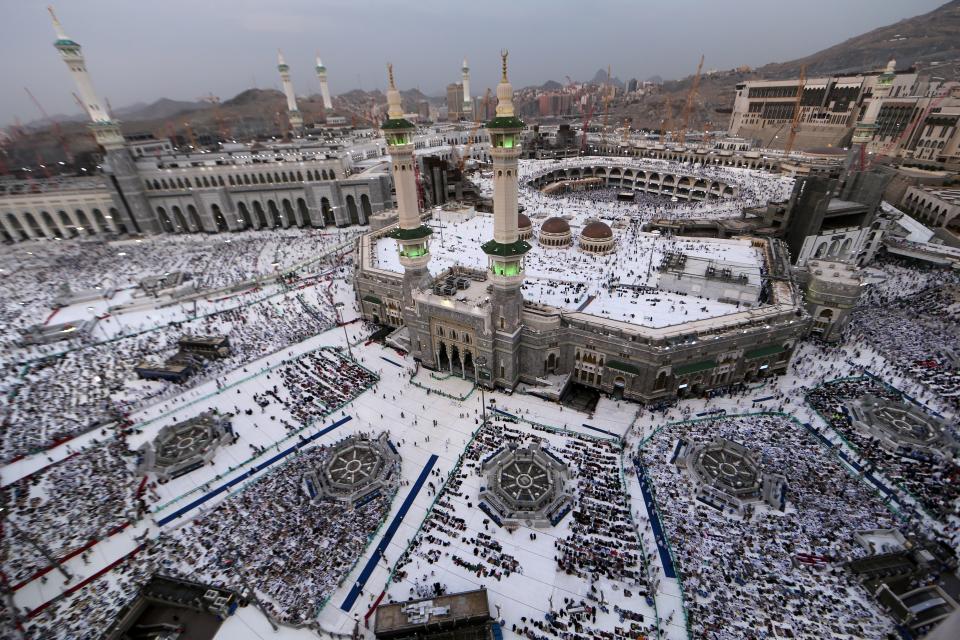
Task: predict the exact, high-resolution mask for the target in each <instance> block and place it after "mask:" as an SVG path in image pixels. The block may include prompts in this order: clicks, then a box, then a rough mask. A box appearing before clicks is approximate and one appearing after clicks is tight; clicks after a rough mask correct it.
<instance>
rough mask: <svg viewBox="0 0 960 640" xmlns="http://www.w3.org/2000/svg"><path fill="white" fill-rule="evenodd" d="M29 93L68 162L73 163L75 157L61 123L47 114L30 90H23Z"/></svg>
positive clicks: (25, 88)
mask: <svg viewBox="0 0 960 640" xmlns="http://www.w3.org/2000/svg"><path fill="white" fill-rule="evenodd" d="M23 90H24V91H26V92H27V95H28V96H30V100H31V102H33V104H34V106H36V107H37V110H38V111H39V112H40V114H41V115H42V116H43V119H44V120H46V121H47V122H48V123H49V124H50V128H51V129H52V130H53V135H54V136H55V137H56V139H57V142H59V143H60V148H61V149H63V155H64V156H65V157H66V161H67V162H70V163H72V162H73V155H72V154H71V153H70V146H69V145H68V144H67V137H66V136H65V135H64V134H63V129H61V128H60V123H59V122H57V121H56V120H54V119H53V118H51V117H50V115H49V114H48V113H47V110H46V109H44V108H43V105H42V104H40V101H39V100H37V98H36V96H34V95H33V93H32V92H31V91H30V89H28V88H27V87H24V88H23Z"/></svg>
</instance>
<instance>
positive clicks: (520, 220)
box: [517, 213, 533, 229]
mask: <svg viewBox="0 0 960 640" xmlns="http://www.w3.org/2000/svg"><path fill="white" fill-rule="evenodd" d="M532 226H533V225H532V224H531V223H530V218H528V217H527V216H526V214H523V213H518V214H517V229H529V228H530V227H532Z"/></svg>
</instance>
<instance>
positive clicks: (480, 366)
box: [474, 356, 487, 424]
mask: <svg viewBox="0 0 960 640" xmlns="http://www.w3.org/2000/svg"><path fill="white" fill-rule="evenodd" d="M474 362H475V363H476V365H477V383H478V386H479V387H480V410H481V411H482V412H483V423H482V424H487V397H486V395H484V393H483V383H482V382H480V379H481V378H483V373H484V372H485V371H486V370H485V369H484V366H485V365H486V364H487V359H486V357H485V356H477V358H476V360H474Z"/></svg>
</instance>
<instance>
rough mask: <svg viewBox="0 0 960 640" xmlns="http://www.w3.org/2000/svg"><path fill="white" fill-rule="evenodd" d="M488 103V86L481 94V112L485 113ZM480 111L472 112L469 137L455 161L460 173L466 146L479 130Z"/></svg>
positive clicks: (472, 140) (471, 141)
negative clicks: (457, 159)
mask: <svg viewBox="0 0 960 640" xmlns="http://www.w3.org/2000/svg"><path fill="white" fill-rule="evenodd" d="M488 104H490V88H489V87H488V88H487V92H486V93H485V94H484V96H483V112H482V113H483V114H484V115H486V113H487V105H488ZM480 114H481V112H480V111H477V112H476V113H475V114H474V118H473V128H472V129H471V130H470V137H469V138H467V144H465V145H463V148H462V149H461V150H460V159H459V161H458V162H457V168H458V169H459V170H460V173H461V174H462V173H463V169H464V167H465V166H466V163H467V146H468V145H469V146H472V145H473V144H474V139H475V138H476V137H477V132H478V131H480V125H481V124H482V118H481V115H480Z"/></svg>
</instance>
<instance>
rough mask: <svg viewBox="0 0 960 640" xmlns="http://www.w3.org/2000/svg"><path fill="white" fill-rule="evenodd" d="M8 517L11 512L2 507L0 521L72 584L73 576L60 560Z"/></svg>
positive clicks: (0, 508)
mask: <svg viewBox="0 0 960 640" xmlns="http://www.w3.org/2000/svg"><path fill="white" fill-rule="evenodd" d="M8 516H9V512H8V511H7V508H6V507H0V520H2V521H3V523H4V524H5V525H7V526H9V527H10V528H11V529H13V530H14V531H15V532H16V533H17V534H18V535H19V536H20V537H22V538H23V539H24V540H26V541H27V542H28V543H29V544H30V546H31V547H33V548H34V549H36V550H37V551H38V552H39V553H40V555H42V556H43V557H44V559H45V560H46V561H47V562H49V563H50V565H51V566H53V567H54V568H56V570H57V571H59V572H60V573H62V574H63V577H64V578H66V579H67V582H70V581H71V580H73V576H72V575H70V572H69V571H67V569H66V567H64V566H63V564H62V563H61V562H60V561H59V560H57V559H56V557H54V555H53V554H52V553H50V550H49V549H47V548H46V547H45V546H43V545H42V544H40V543H39V542H38V541H37V540H35V539H34V538H33V536H31V535H30V534H28V533H27V532H25V531H23V530H22V529H21V528H20V527H18V526H17V524H16V523H15V522H14V521H13V519H11V518H10V517H8Z"/></svg>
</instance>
